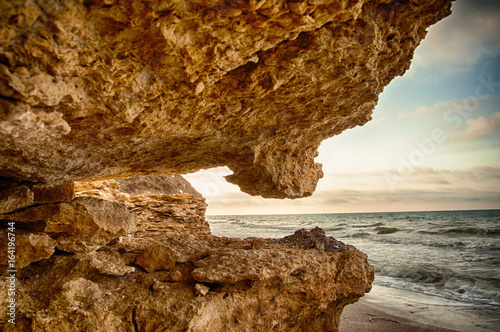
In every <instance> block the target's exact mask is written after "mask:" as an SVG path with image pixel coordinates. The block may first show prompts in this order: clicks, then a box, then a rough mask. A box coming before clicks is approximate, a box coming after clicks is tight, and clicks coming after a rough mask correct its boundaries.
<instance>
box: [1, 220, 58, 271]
mask: <svg viewBox="0 0 500 332" xmlns="http://www.w3.org/2000/svg"><path fill="white" fill-rule="evenodd" d="M7 233H8V230H6V229H0V248H2V251H0V265H7V266H9V265H8V261H9V258H8V251H7V248H9V249H10V248H11V247H8V242H9V240H8V236H7ZM12 234H14V238H15V244H16V245H15V247H12V248H13V249H14V250H15V266H14V267H12V266H10V269H12V270H15V269H22V268H24V267H26V266H28V265H29V264H30V263H32V262H37V261H39V260H42V259H45V258H49V257H50V256H52V254H53V253H54V251H55V250H54V249H55V246H56V241H54V240H53V239H52V238H50V237H49V236H48V235H47V234H45V233H31V232H26V231H23V230H20V229H15V230H14V232H12Z"/></svg>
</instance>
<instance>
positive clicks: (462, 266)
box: [207, 210, 500, 314]
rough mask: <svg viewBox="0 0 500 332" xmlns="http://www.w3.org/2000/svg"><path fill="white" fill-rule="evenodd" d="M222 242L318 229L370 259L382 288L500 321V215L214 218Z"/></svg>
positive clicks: (449, 213)
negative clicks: (475, 309) (456, 304)
mask: <svg viewBox="0 0 500 332" xmlns="http://www.w3.org/2000/svg"><path fill="white" fill-rule="evenodd" d="M207 220H208V222H209V224H210V228H211V230H212V233H213V234H214V235H218V236H227V237H238V238H246V237H263V238H280V237H284V236H287V235H290V234H293V233H294V232H295V231H296V230H298V229H301V228H305V229H307V230H309V229H311V228H314V227H316V226H318V227H321V228H323V229H324V230H325V232H326V234H327V235H328V236H331V237H333V238H335V239H337V240H340V241H342V242H344V243H347V244H351V245H354V246H355V247H356V248H358V249H359V250H361V251H362V252H364V253H366V254H367V255H368V259H369V262H370V263H371V264H373V265H374V266H375V281H374V284H375V285H380V286H386V287H392V288H396V289H402V290H409V291H412V292H416V293H422V294H426V295H430V296H434V297H441V298H444V299H449V300H456V301H460V303H464V304H470V305H473V306H481V307H485V308H486V307H488V308H490V309H492V310H494V311H495V312H496V311H498V313H499V314H500V210H479V211H478V210H476V211H436V212H390V213H348V214H303V215H240V216H227V215H224V216H207Z"/></svg>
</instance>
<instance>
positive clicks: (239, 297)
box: [0, 177, 374, 331]
mask: <svg viewBox="0 0 500 332" xmlns="http://www.w3.org/2000/svg"><path fill="white" fill-rule="evenodd" d="M138 181H140V180H138ZM161 181H167V180H165V179H162V180H160V182H161ZM175 181H176V182H180V181H179V178H178V177H176V178H175ZM187 185H188V184H187V181H185V180H184V181H182V182H180V183H179V184H178V187H175V186H172V191H171V192H169V193H165V194H163V195H159V194H150V193H143V192H141V193H138V194H134V195H129V194H127V193H124V192H121V191H120V189H119V185H118V186H117V185H116V183H113V182H109V181H107V182H96V183H85V184H83V185H82V184H77V185H76V187H77V188H80V189H81V188H84V189H86V191H79V192H78V194H77V195H78V196H79V197H77V198H74V199H72V200H70V201H69V202H66V203H60V202H59V203H56V202H53V203H44V204H41V205H38V204H37V205H35V206H33V207H25V208H21V209H20V210H15V211H11V212H7V213H4V214H3V215H1V216H0V219H1V220H3V221H2V224H3V225H6V224H7V223H8V222H10V221H15V222H16V227H17V229H16V234H17V236H18V237H19V238H21V237H23V238H27V239H28V242H29V243H30V244H31V246H28V245H26V244H22V245H18V248H19V250H22V252H18V257H19V258H18V262H17V263H18V264H21V265H19V266H22V268H20V267H19V268H18V269H19V270H18V273H17V276H16V277H17V279H16V284H17V300H16V301H17V310H18V311H17V316H16V324H15V325H12V324H10V323H9V322H7V320H6V317H7V316H6V312H4V311H5V309H6V305H7V303H5V301H6V300H7V298H8V297H7V296H2V299H4V300H3V302H2V305H1V307H0V308H1V309H0V310H1V311H0V314H1V317H2V318H0V326H2V328H3V329H4V330H6V331H69V330H72V331H88V330H92V331H158V330H168V331H185V330H188V331H247V330H252V331H267V330H276V331H338V325H339V318H340V314H341V313H342V310H343V308H344V306H345V305H347V304H349V303H353V302H356V301H357V300H358V299H359V298H360V297H361V296H363V295H364V294H365V293H366V292H368V291H369V290H370V289H371V283H372V281H373V277H374V269H373V266H372V265H370V264H369V263H368V261H367V257H366V255H365V254H363V253H361V252H360V251H358V250H356V249H355V248H354V247H352V246H348V245H345V244H343V243H341V242H338V241H335V240H334V239H332V238H328V237H326V236H325V235H324V232H322V230H321V229H314V230H311V231H305V230H300V231H297V232H296V233H295V234H294V235H293V236H289V237H286V238H284V239H282V240H276V239H255V238H249V239H244V240H242V239H236V238H223V237H215V236H212V235H210V233H209V230H208V229H209V228H208V227H209V226H208V223H207V222H206V221H205V219H204V211H205V208H206V204H205V202H204V199H202V198H199V197H201V195H199V194H198V195H199V196H198V195H196V194H193V192H195V190H194V189H193V188H190V190H189V191H191V192H192V193H180V192H179V191H181V190H182V191H186V187H187ZM181 187H182V188H184V190H183V189H180V188H181ZM68 188H70V186H69V187H68ZM174 192H177V193H174ZM85 193H87V194H90V193H92V194H93V196H94V197H90V196H83V195H85ZM71 196H72V195H67V196H66V197H67V198H68V199H69V198H71ZM195 196H197V197H198V198H195ZM10 197H11V196H10ZM98 197H106V198H107V199H103V198H98ZM113 197H118V200H120V201H121V202H118V201H116V200H115V201H112V200H110V199H112V198H113ZM139 197H140V199H139ZM87 201H89V202H92V204H93V205H96V204H97V205H99V207H100V208H101V214H99V215H98V214H92V213H91V212H90V210H91V209H88V205H89V204H88V203H85V204H83V207H87V209H86V210H85V209H83V208H81V207H80V205H78V206H77V207H75V206H76V205H77V204H81V202H87ZM79 202H80V203H79ZM138 202H139V203H140V204H138ZM146 203H150V204H146ZM174 203H175V204H174ZM61 204H66V205H67V206H65V207H64V208H58V209H57V212H58V214H57V220H60V221H66V222H67V223H66V224H59V225H57V226H58V227H59V228H55V226H53V225H51V224H50V223H49V222H47V220H52V219H54V220H56V218H48V217H47V212H46V210H47V208H48V207H51V208H52V207H55V206H61ZM86 204H87V205H86ZM117 205H119V206H121V210H120V209H118V208H117ZM109 206H112V207H113V209H109ZM73 207H75V208H74V209H73ZM152 207H154V209H153V208H152ZM174 207H175V208H174ZM49 210H50V211H52V209H49ZM75 210H78V213H75V212H74V211H75ZM112 211H115V213H114V214H110V213H111V212H112ZM116 211H119V213H116ZM65 213H66V214H65ZM28 217H29V218H28ZM103 217H108V218H113V219H114V220H115V224H116V223H117V222H118V224H120V225H122V224H124V225H127V227H120V228H119V229H118V228H117V227H115V228H114V229H113V230H111V229H110V228H109V227H108V226H107V225H108V224H103V223H100V221H99V218H103ZM89 218H90V219H91V220H89ZM120 218H121V219H122V221H123V219H125V220H126V222H124V223H120V222H119V219H120ZM37 220H44V221H45V223H44V225H45V228H43V229H38V230H37V231H36V232H31V231H30V230H28V229H24V230H23V228H29V227H28V226H27V225H31V223H32V222H34V221H37ZM80 220H86V221H87V223H82V222H79V221H80ZM105 220H106V219H101V221H105ZM90 224H91V225H92V226H94V228H90V229H88V228H86V227H87V226H88V225H90ZM181 224H182V225H189V226H186V227H185V228H180V227H174V226H176V225H177V226H178V225H181ZM69 225H71V228H68V227H69ZM78 225H81V228H78V227H79V226H78ZM99 226H100V227H99ZM48 230H50V231H48ZM90 234H91V235H90ZM2 239H3V240H5V238H2ZM68 239H69V240H71V243H73V244H80V245H73V246H67V245H66V244H67V243H68ZM42 240H43V241H42ZM2 247H4V243H3V242H2ZM61 248H62V249H61ZM22 259H24V260H22ZM5 270H6V269H3V271H5ZM6 277H7V276H6V275H5V274H4V275H3V276H2V283H3V284H6V283H7V279H6ZM6 290H7V288H6V287H2V292H4V291H6ZM5 295H6V294H5Z"/></svg>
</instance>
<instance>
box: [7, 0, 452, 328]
mask: <svg viewBox="0 0 500 332" xmlns="http://www.w3.org/2000/svg"><path fill="white" fill-rule="evenodd" d="M450 3H451V0H422V1H418V2H417V1H410V0H401V1H398V0H394V1H391V0H373V1H368V0H350V1H347V0H307V1H301V0H292V1H285V0H260V1H258V0H249V1H247V0H213V1H206V0H203V1H201V0H193V1H188V0H179V1H157V0H126V1H118V0H84V1H82V0H64V1H52V0H49V1H47V0H29V1H28V0H9V1H6V0H0V9H1V11H0V106H1V112H0V245H1V248H2V250H4V251H2V252H1V253H0V258H1V261H0V265H1V266H0V267H1V268H2V269H1V271H2V272H1V273H2V278H1V279H0V302H1V303H0V326H1V327H2V329H3V330H6V331H165V330H166V331H270V330H273V331H337V330H338V323H339V317H340V314H341V312H342V308H343V307H344V306H345V305H347V304H349V303H352V302H355V301H357V299H358V298H359V297H361V296H363V294H365V292H367V291H369V290H370V287H371V282H372V281H373V273H374V270H373V266H371V265H370V264H369V263H368V261H367V257H366V255H364V254H363V253H361V252H359V251H358V250H356V249H355V248H354V247H352V246H349V245H346V244H343V243H341V242H339V241H336V240H334V239H333V238H329V237H327V236H325V234H324V232H322V230H320V229H314V230H311V231H306V230H300V231H298V232H296V233H295V234H293V235H291V236H289V237H285V238H283V239H255V238H253V239H252V238H249V239H232V238H219V237H213V236H212V235H211V234H210V230H209V225H208V223H207V222H206V221H205V219H204V213H205V209H206V204H205V200H204V198H203V197H201V195H199V193H197V192H196V190H194V189H193V188H191V187H190V186H189V184H188V183H187V182H186V181H185V180H184V179H183V178H182V177H180V176H179V175H177V174H176V173H190V172H194V171H197V170H200V169H205V168H210V167H216V166H222V165H226V166H228V167H229V168H230V169H231V170H232V171H233V174H232V175H230V176H228V177H227V180H228V181H230V182H232V183H235V184H237V185H238V186H240V188H241V189H242V190H243V191H244V192H247V193H249V194H252V195H261V196H263V197H273V198H299V197H304V196H308V195H311V194H312V192H313V191H314V189H315V187H316V184H317V181H318V179H319V178H320V177H321V176H322V171H321V165H319V164H317V163H315V162H314V158H315V157H316V156H317V148H318V146H319V145H320V143H321V141H322V140H324V139H326V138H328V137H331V136H333V135H337V134H340V133H341V132H342V131H344V130H346V129H348V128H352V127H354V126H358V125H363V124H364V123H366V122H367V121H369V120H370V118H371V112H372V110H373V108H374V106H375V104H376V102H377V98H378V95H379V94H380V92H381V91H382V90H383V88H384V87H385V86H386V85H387V84H388V83H389V82H390V81H391V80H392V79H393V78H394V77H395V76H398V75H402V74H403V73H404V72H405V70H406V69H407V68H408V67H409V65H410V62H411V58H412V54H413V51H414V49H415V48H416V47H417V45H418V44H419V43H420V41H421V40H422V38H424V36H425V34H426V31H425V30H426V28H427V27H428V26H429V25H431V24H433V23H435V22H437V21H439V20H440V19H442V18H443V17H445V16H446V15H448V14H449V13H450ZM143 175H159V177H148V178H145V177H135V176H143ZM160 175H161V176H160ZM130 176H134V178H132V179H129V177H130ZM126 178H127V179H126ZM75 181H76V182H75ZM75 191H76V194H75ZM75 196H76V197H75ZM11 225H15V236H16V248H15V251H16V254H15V256H16V257H15V258H16V259H15V260H16V262H15V268H16V269H17V274H16V275H15V278H14V279H8V278H7V276H8V272H7V268H6V265H5V264H7V263H8V262H9V260H11V258H10V257H11V254H10V253H9V252H7V251H5V248H7V247H8V246H9V245H10V243H12V241H11V239H12V235H11V234H10V233H12V232H11V231H10V230H9V226H10V227H14V226H11ZM9 264H10V263H9ZM9 268H12V266H10V265H9ZM12 285H15V289H16V297H15V300H16V308H17V309H16V310H17V311H16V324H15V325H13V324H10V323H9V322H7V318H8V316H6V314H7V310H8V308H7V302H6V301H9V298H11V296H10V295H9V294H8V292H9V291H8V290H9V289H10V288H11V286H12Z"/></svg>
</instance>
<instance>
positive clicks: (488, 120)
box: [451, 113, 500, 141]
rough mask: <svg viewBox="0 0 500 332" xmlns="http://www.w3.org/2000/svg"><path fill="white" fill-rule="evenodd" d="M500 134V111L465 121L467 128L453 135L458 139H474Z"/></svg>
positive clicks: (453, 137)
mask: <svg viewBox="0 0 500 332" xmlns="http://www.w3.org/2000/svg"><path fill="white" fill-rule="evenodd" d="M498 134H500V113H494V114H493V115H491V116H490V117H482V116H481V117H478V118H475V119H468V120H466V121H465V128H464V129H463V130H461V131H460V132H458V133H455V134H453V135H452V136H451V138H452V139H454V140H456V141H473V140H480V139H485V138H489V137H491V136H493V135H498Z"/></svg>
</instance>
